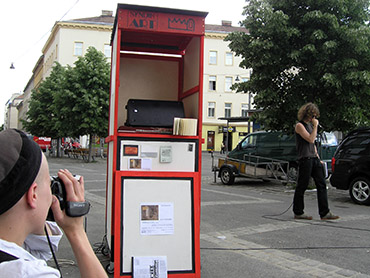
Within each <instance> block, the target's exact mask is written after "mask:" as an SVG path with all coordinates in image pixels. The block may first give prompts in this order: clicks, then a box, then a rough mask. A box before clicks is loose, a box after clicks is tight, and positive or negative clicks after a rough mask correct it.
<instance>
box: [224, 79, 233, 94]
mask: <svg viewBox="0 0 370 278" xmlns="http://www.w3.org/2000/svg"><path fill="white" fill-rule="evenodd" d="M232 85H233V78H232V77H230V76H227V77H225V92H231V86H232Z"/></svg>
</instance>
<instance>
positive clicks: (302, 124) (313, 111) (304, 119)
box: [293, 102, 339, 220]
mask: <svg viewBox="0 0 370 278" xmlns="http://www.w3.org/2000/svg"><path fill="white" fill-rule="evenodd" d="M318 117H320V111H319V109H318V107H317V106H316V105H315V104H313V103H311V102H309V103H307V104H305V105H303V106H302V107H301V108H300V109H299V111H298V121H299V122H298V123H297V124H296V126H295V136H296V148H297V152H298V181H297V187H296V189H295V192H294V199H293V212H294V218H295V219H305V220H312V216H309V215H306V214H305V213H304V193H305V191H306V190H307V187H308V184H309V181H310V177H312V178H313V179H314V181H315V184H316V189H317V202H318V207H319V215H320V218H321V219H322V220H335V219H338V218H339V216H336V215H334V214H332V213H331V212H330V209H329V204H328V196H327V190H326V182H325V176H324V169H323V168H324V166H323V163H324V162H323V161H321V160H320V157H319V154H318V153H317V148H316V146H315V144H314V142H315V140H316V136H317V127H318V125H319V121H318V120H317V118H318Z"/></svg>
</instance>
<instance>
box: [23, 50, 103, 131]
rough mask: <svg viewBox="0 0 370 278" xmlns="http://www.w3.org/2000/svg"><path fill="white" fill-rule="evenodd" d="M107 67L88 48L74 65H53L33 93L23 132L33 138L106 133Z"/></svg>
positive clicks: (95, 52)
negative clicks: (26, 132)
mask: <svg viewBox="0 0 370 278" xmlns="http://www.w3.org/2000/svg"><path fill="white" fill-rule="evenodd" d="M109 80H110V65H109V63H108V62H107V60H106V58H105V56H104V54H103V53H101V52H99V51H97V50H96V49H95V48H93V47H89V48H88V50H87V53H86V55H85V56H84V57H80V58H79V59H78V60H77V61H76V62H75V66H74V67H71V66H67V67H62V66H61V65H60V64H58V63H57V64H56V65H55V66H54V67H53V70H52V72H51V74H50V76H49V77H48V78H46V79H45V80H44V81H43V82H42V83H41V85H40V87H39V88H38V89H37V91H34V92H33V93H32V97H31V101H30V107H29V111H28V113H27V116H28V121H27V122H26V123H25V127H26V130H27V131H28V132H30V133H32V134H34V135H39V136H41V135H43V136H50V137H53V138H56V137H67V136H70V137H78V136H80V135H87V134H94V135H98V136H101V137H104V136H106V135H107V133H108V111H109Z"/></svg>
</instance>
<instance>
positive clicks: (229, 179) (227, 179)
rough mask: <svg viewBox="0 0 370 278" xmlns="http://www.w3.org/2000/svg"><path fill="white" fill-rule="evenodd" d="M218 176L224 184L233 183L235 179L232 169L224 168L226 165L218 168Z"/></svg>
mask: <svg viewBox="0 0 370 278" xmlns="http://www.w3.org/2000/svg"><path fill="white" fill-rule="evenodd" d="M220 178H221V181H222V183H223V184H225V185H231V184H233V183H234V180H235V176H234V173H233V170H231V169H230V168H226V167H225V168H222V169H221V170H220Z"/></svg>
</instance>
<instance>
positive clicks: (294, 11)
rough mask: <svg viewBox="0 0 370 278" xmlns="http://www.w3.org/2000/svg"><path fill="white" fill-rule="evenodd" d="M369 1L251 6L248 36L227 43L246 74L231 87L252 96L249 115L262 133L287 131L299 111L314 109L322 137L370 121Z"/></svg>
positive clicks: (268, 0) (279, 1)
mask: <svg viewBox="0 0 370 278" xmlns="http://www.w3.org/2000/svg"><path fill="white" fill-rule="evenodd" d="M368 7H369V0H342V1H338V0H295V1H291V0H250V1H248V4H247V6H246V7H245V9H244V15H245V16H246V18H245V20H244V21H243V22H242V25H243V26H244V27H245V28H246V29H247V30H248V31H249V32H248V33H232V34H230V35H229V36H228V37H227V38H226V40H228V41H230V45H229V46H230V48H231V49H232V50H233V51H234V52H235V53H236V54H237V55H240V56H242V58H243V60H242V62H241V64H240V66H241V67H243V68H251V69H252V70H253V73H252V75H251V78H250V81H248V82H244V83H241V84H238V85H237V90H238V91H240V92H251V93H252V94H254V96H255V97H254V105H255V107H256V108H257V109H262V110H263V111H262V112H258V113H255V114H254V117H255V119H254V120H256V121H258V122H260V123H261V124H263V125H264V126H265V128H266V129H273V130H284V131H288V132H292V131H293V129H294V124H295V122H296V118H297V110H298V108H299V107H300V106H301V105H302V104H304V103H306V102H314V103H316V104H317V105H318V107H319V109H320V112H321V117H320V123H321V124H322V125H323V126H324V127H325V129H326V130H327V131H330V130H342V131H348V130H350V129H353V128H355V127H357V126H360V125H368V124H369V121H370V112H369V109H368V107H369V105H370V49H369V44H370V28H369V25H368V22H369V19H370V16H369V9H368Z"/></svg>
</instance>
